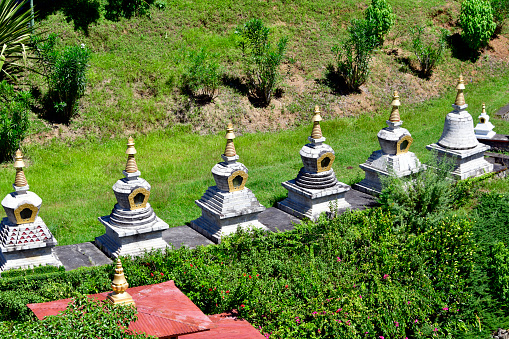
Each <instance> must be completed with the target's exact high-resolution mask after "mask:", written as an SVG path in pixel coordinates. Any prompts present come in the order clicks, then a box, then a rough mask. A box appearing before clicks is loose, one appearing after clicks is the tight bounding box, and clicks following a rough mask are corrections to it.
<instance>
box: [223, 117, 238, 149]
mask: <svg viewBox="0 0 509 339" xmlns="http://www.w3.org/2000/svg"><path fill="white" fill-rule="evenodd" d="M225 138H226V139H227V141H226V148H225V149H224V155H225V156H227V157H234V156H236V155H237V152H236V151H235V145H234V144H233V139H235V134H234V133H233V125H232V124H231V123H229V124H228V127H227V128H226V136H225Z"/></svg>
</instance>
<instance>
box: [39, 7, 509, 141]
mask: <svg viewBox="0 0 509 339" xmlns="http://www.w3.org/2000/svg"><path fill="white" fill-rule="evenodd" d="M167 3H168V7H167V8H166V9H165V10H163V11H161V10H157V9H155V8H153V9H152V10H151V15H152V19H149V18H146V17H142V18H131V19H129V20H125V19H122V20H121V21H120V22H111V21H107V20H104V19H101V20H100V21H99V22H98V23H97V24H94V25H92V26H91V27H90V35H89V37H86V36H85V35H84V34H83V33H81V32H75V31H74V30H73V25H72V23H67V22H66V21H65V18H64V16H63V15H62V14H56V15H51V16H49V17H48V18H47V19H46V20H44V21H43V22H42V30H47V31H50V32H56V33H58V34H59V35H60V36H61V37H62V38H63V43H66V44H75V43H82V42H83V43H85V44H87V46H89V47H91V48H92V50H93V51H94V55H93V57H92V60H91V68H90V76H89V78H90V84H89V88H88V91H87V95H86V96H85V98H83V100H82V107H81V116H80V117H79V118H77V119H76V120H75V121H74V122H73V123H72V124H71V126H70V128H69V131H67V128H63V131H64V133H63V134H64V135H70V136H71V138H74V137H75V136H76V135H78V136H85V137H86V138H88V139H90V140H97V139H103V138H109V137H110V136H118V135H121V136H126V135H129V134H132V133H146V132H147V131H148V130H154V129H161V128H167V127H169V126H172V125H173V124H175V123H178V122H180V121H185V122H191V123H192V124H193V126H194V128H195V129H198V130H201V131H205V132H208V131H218V130H221V129H222V128H223V126H224V125H225V123H226V121H227V120H233V121H234V122H235V123H236V125H237V126H239V128H240V129H242V130H244V131H256V130H263V131H269V130H278V129H280V128H281V127H283V128H285V127H287V126H295V125H300V124H301V123H304V124H306V123H307V115H308V114H309V113H308V112H309V111H310V110H311V109H312V108H313V107H314V105H315V104H319V105H320V106H322V107H323V110H324V111H325V112H326V113H327V116H328V117H339V116H351V115H358V114H360V113H364V112H366V111H369V112H376V111H380V110H384V109H385V106H384V104H383V102H384V101H385V100H389V98H388V97H389V96H390V93H391V91H392V90H394V89H397V90H399V91H400V94H401V95H402V97H403V98H405V97H406V98H408V99H409V100H410V101H412V102H421V101H424V100H427V99H429V98H432V97H437V96H438V95H440V94H441V93H443V92H444V91H445V90H447V89H448V88H450V86H451V85H452V84H453V83H454V81H455V80H454V79H455V78H456V77H457V74H458V73H459V72H460V71H461V72H463V74H465V75H466V76H467V77H468V79H473V80H474V81H483V80H484V78H485V77H486V74H488V73H491V74H495V73H496V72H497V70H496V68H497V64H496V62H495V61H493V60H492V59H489V58H487V59H485V58H484V57H482V58H480V59H479V60H478V61H477V62H475V63H471V62H462V61H460V60H458V59H455V58H453V57H452V56H451V53H450V52H447V55H446V60H445V63H444V64H443V65H441V66H439V67H438V69H437V71H436V72H435V75H434V76H433V77H432V78H431V79H430V80H425V79H420V78H417V77H416V76H415V75H414V74H413V73H412V71H411V69H410V68H409V66H408V65H407V63H408V62H407V61H405V60H406V58H407V57H408V56H409V55H410V53H409V52H408V50H409V44H408V39H409V30H410V27H411V26H412V25H414V24H420V25H430V24H433V23H434V24H437V25H439V24H440V25H448V24H453V23H454V20H456V18H457V15H458V10H459V3H458V2H454V1H445V0H431V1H425V2H424V1H406V0H392V1H390V3H391V4H392V6H393V8H394V12H395V14H396V26H395V27H394V28H393V30H392V32H391V34H390V36H389V38H388V39H387V42H386V44H385V47H384V49H383V50H382V51H380V52H378V53H377V54H376V56H375V58H374V60H373V72H372V76H371V77H370V79H369V81H368V83H367V84H366V86H365V88H363V90H364V92H363V93H362V94H352V95H348V96H345V95H336V94H334V93H333V92H332V91H331V89H330V88H329V87H327V86H325V85H324V84H323V83H322V81H321V80H323V77H324V71H325V66H326V65H327V64H328V63H329V62H331V61H332V59H333V55H332V53H331V47H332V46H333V45H334V44H335V43H337V42H338V41H339V40H341V38H342V37H343V36H344V34H345V28H346V26H347V24H348V22H349V20H350V19H352V18H354V17H360V16H362V11H363V10H364V9H365V8H366V7H367V4H368V3H369V1H368V0H363V1H353V0H348V1H341V2H338V1H332V0H316V1H305V0H300V1H292V2H288V1H284V0H276V1H270V2H264V1H256V2H253V1H248V0H240V1H207V0H196V1H183V0H174V1H167ZM442 11H443V12H442ZM438 13H441V14H438ZM252 17H261V18H263V20H264V22H265V23H266V24H267V25H268V26H269V27H271V28H272V31H273V33H274V38H275V39H277V38H278V37H280V36H283V35H287V36H288V37H289V46H288V56H289V57H290V60H289V61H288V62H287V64H285V65H284V66H283V67H282V71H283V73H285V79H284V81H283V84H282V88H283V89H284V95H283V97H282V98H281V99H276V100H274V102H273V104H272V105H271V106H269V107H268V108H264V109H262V108H257V109H256V108H253V107H252V106H251V105H250V103H249V101H248V100H247V98H246V96H245V95H242V94H241V93H239V91H238V86H235V83H236V82H235V81H226V82H225V85H222V86H221V88H220V94H219V96H218V98H217V99H216V100H215V102H214V103H212V104H211V105H208V106H206V107H199V106H195V105H193V104H189V102H188V99H187V97H184V96H182V95H180V94H179V91H178V90H176V86H178V84H179V81H180V80H179V78H180V74H181V73H182V70H183V68H184V67H185V66H186V64H187V57H186V55H187V52H188V51H190V50H197V49H199V48H201V47H205V48H206V49H207V50H209V51H211V52H213V53H218V54H219V56H218V60H219V61H220V63H221V64H222V66H223V71H224V73H225V74H228V75H229V76H231V77H234V78H235V77H239V76H242V74H243V72H242V68H241V66H240V64H239V57H240V56H239V51H238V49H236V47H235V41H234V34H233V32H234V30H235V27H236V26H238V25H240V24H243V23H244V22H245V21H247V20H248V19H249V18H252ZM451 30H452V31H456V30H457V28H456V27H452V29H451ZM505 35H506V36H507V32H506V33H505ZM392 47H396V48H399V50H400V51H399V55H398V56H397V57H396V56H394V55H388V54H387V53H388V52H389V50H391V49H392ZM493 68H495V69H493ZM32 81H33V83H34V84H38V85H40V86H42V87H44V86H43V84H42V82H41V79H38V78H37V76H35V75H33V76H32ZM35 126H38V128H39V130H40V128H41V126H42V125H41V124H36V125H35Z"/></svg>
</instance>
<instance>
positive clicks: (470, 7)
mask: <svg viewBox="0 0 509 339" xmlns="http://www.w3.org/2000/svg"><path fill="white" fill-rule="evenodd" d="M459 24H460V26H461V28H462V30H463V31H462V33H461V37H462V38H463V40H464V41H465V42H466V43H467V45H468V46H469V47H470V48H472V49H473V50H478V49H480V48H481V47H484V46H486V45H487V44H488V42H489V41H490V38H491V36H492V35H493V32H494V31H495V27H496V23H495V22H493V10H492V8H491V4H490V2H489V1H486V0H465V1H463V2H462V3H461V14H460V20H459Z"/></svg>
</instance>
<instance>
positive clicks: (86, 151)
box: [0, 71, 509, 245]
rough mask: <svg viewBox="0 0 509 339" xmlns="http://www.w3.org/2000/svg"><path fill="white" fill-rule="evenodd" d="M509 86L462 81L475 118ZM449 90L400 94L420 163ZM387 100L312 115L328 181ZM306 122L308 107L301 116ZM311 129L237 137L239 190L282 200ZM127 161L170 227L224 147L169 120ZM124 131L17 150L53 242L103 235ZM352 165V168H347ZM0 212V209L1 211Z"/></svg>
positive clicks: (507, 128) (9, 177)
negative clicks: (242, 181)
mask: <svg viewBox="0 0 509 339" xmlns="http://www.w3.org/2000/svg"><path fill="white" fill-rule="evenodd" d="M508 85H509V77H508V76H507V71H506V73H505V74H501V75H500V76H497V77H493V78H490V79H489V81H486V82H484V83H474V84H472V85H468V84H467V89H466V91H465V96H466V101H467V103H468V104H469V105H470V107H469V111H470V113H471V114H472V116H473V117H474V119H475V120H477V119H476V117H477V116H478V114H479V112H480V107H481V103H482V102H486V103H487V109H488V112H489V113H491V112H492V108H493V107H500V106H502V105H503V104H505V103H507V102H508V101H509V92H507V91H506V90H501V89H504V88H507V86H508ZM454 98H455V92H454V91H449V92H448V93H446V95H444V96H443V97H441V98H439V99H434V100H430V101H427V102H425V103H420V104H412V103H408V102H406V101H405V100H403V99H402V106H401V109H400V112H401V116H402V120H403V121H404V125H403V127H405V128H407V129H408V130H409V131H410V133H411V134H412V136H413V138H414V144H413V145H412V147H411V151H413V152H415V153H416V154H417V156H418V157H419V158H420V159H421V161H425V160H426V158H427V157H428V156H429V152H428V151H427V150H426V149H425V145H427V144H430V143H433V142H436V141H438V139H439V137H440V135H441V132H442V128H443V121H444V118H445V115H446V114H447V113H448V112H449V111H451V106H450V105H451V103H453V102H454ZM389 103H390V102H389V101H388V102H387V103H385V107H386V109H385V110H384V112H383V113H382V114H373V115H363V116H361V117H358V118H355V117H349V118H342V119H336V120H332V121H324V122H322V124H321V126H322V131H323V134H324V136H325V137H326V138H327V141H326V143H328V144H330V145H331V146H332V147H333V148H334V150H335V152H336V160H335V162H334V165H333V168H334V170H335V171H336V175H337V177H338V179H339V180H340V181H342V182H345V183H347V184H353V183H355V182H358V181H360V180H361V179H362V177H363V175H364V174H363V172H362V171H361V170H360V169H359V168H358V165H359V164H360V163H363V162H364V161H365V160H366V159H367V158H368V156H369V155H370V154H371V152H372V151H375V150H377V149H378V148H379V145H378V141H377V138H376V134H377V132H378V130H380V129H381V128H383V127H385V126H386V125H385V120H386V119H387V118H388V116H389V114H390V106H389ZM306 114H307V115H308V118H309V119H308V121H310V117H311V115H312V112H311V111H309V112H307V113H306ZM492 121H493V123H494V124H495V126H496V127H495V130H496V131H497V132H498V133H502V134H509V122H506V121H502V120H498V119H495V118H494V117H492ZM310 132H311V125H310V124H309V123H307V124H304V125H302V126H300V127H297V128H294V129H290V130H283V131H278V132H272V133H252V134H244V135H239V134H237V138H236V139H235V146H236V149H237V153H238V154H239V155H240V160H239V161H241V162H242V163H244V164H245V165H246V166H247V167H248V169H249V179H248V182H247V187H249V188H250V189H252V190H253V192H254V193H255V195H256V196H257V197H258V199H259V200H260V202H261V203H262V204H264V205H265V206H271V205H272V204H273V203H274V202H275V201H277V200H278V199H281V198H283V197H285V195H286V191H285V190H284V189H283V187H281V185H280V183H281V182H282V181H286V180H289V179H292V178H294V177H295V176H296V175H297V173H298V170H299V168H300V167H301V166H302V164H301V160H300V157H299V154H298V152H299V150H300V148H301V147H302V146H303V145H304V144H305V143H307V136H308V135H309V134H310ZM135 141H136V148H137V150H138V154H137V157H136V159H137V163H138V167H139V169H140V171H141V173H142V177H143V178H145V179H146V180H148V182H149V183H150V184H151V185H152V194H151V197H150V200H149V201H150V203H151V205H152V206H153V208H154V210H155V212H156V213H157V215H158V216H159V217H161V218H162V219H163V220H165V221H166V222H168V223H169V224H170V226H179V225H183V224H185V223H187V222H190V221H191V220H193V219H195V218H197V217H198V216H199V215H200V213H201V211H200V209H199V208H198V207H197V206H196V205H195V204H194V200H196V199H199V198H200V197H201V195H202V194H203V193H204V192H205V190H206V188H207V187H208V186H211V185H213V184H214V181H213V178H212V174H211V173H210V169H211V168H212V166H213V165H214V164H215V163H217V162H218V161H221V158H220V154H222V153H223V152H224V146H225V139H224V132H221V133H220V134H217V135H199V134H197V133H194V132H193V131H192V127H191V126H190V125H187V126H183V125H177V126H174V127H172V128H168V129H166V130H161V131H154V132H150V133H147V134H146V135H140V136H138V137H137V138H136V140H135ZM125 148H126V139H125V138H118V137H117V138H113V139H111V140H103V141H94V139H93V138H91V139H78V140H77V141H76V142H74V143H73V144H72V147H71V146H69V145H68V144H67V143H64V142H61V141H57V140H53V141H52V142H50V143H49V144H47V145H45V146H44V147H41V146H40V145H38V144H30V145H27V146H26V147H25V157H26V158H28V160H27V164H28V167H27V168H26V171H25V174H26V177H27V180H28V182H29V184H30V187H31V190H32V191H33V192H35V193H37V194H38V195H39V196H40V197H41V198H42V199H43V205H42V207H41V213H40V216H41V217H42V218H43V220H44V221H45V222H46V224H47V225H48V226H49V228H50V230H51V231H52V232H53V234H54V235H55V237H56V238H57V240H58V241H59V245H67V244H74V243H79V242H84V241H92V240H93V239H94V237H96V236H99V235H101V234H103V233H104V227H103V226H102V225H101V224H100V223H99V221H98V220H97V217H100V216H103V215H108V214H109V213H110V212H111V209H112V208H113V205H114V203H115V198H114V195H113V192H112V189H111V187H112V185H113V184H114V183H115V181H116V180H118V179H120V178H122V173H121V172H122V170H123V169H124V167H125V162H126V159H127V157H126V155H125V154H124V151H125ZM348 167H353V169H348ZM14 174H15V171H14V168H12V164H4V165H3V166H2V167H1V168H0V192H2V193H1V194H7V193H9V192H11V191H12V186H11V184H12V183H13V182H14ZM2 215H4V214H3V211H2Z"/></svg>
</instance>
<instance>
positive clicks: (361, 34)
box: [332, 19, 376, 90]
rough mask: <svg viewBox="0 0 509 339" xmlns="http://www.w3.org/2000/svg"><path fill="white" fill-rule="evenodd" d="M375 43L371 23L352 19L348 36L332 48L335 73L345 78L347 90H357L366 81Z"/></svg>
mask: <svg viewBox="0 0 509 339" xmlns="http://www.w3.org/2000/svg"><path fill="white" fill-rule="evenodd" d="M375 45H376V36H375V34H374V31H373V23H372V22H371V21H368V20H357V19H354V20H352V21H351V24H350V27H349V28H348V38H347V39H346V40H345V41H343V42H342V43H341V44H339V45H335V46H334V47H333V48H332V52H333V53H334V56H335V59H336V65H337V73H338V74H339V75H340V76H341V77H342V78H343V79H344V80H345V83H346V85H347V87H348V89H349V90H358V89H359V87H360V86H361V85H362V84H363V83H365V82H366V80H367V78H368V76H369V62H370V61H371V55H372V53H373V49H374V47H375Z"/></svg>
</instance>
